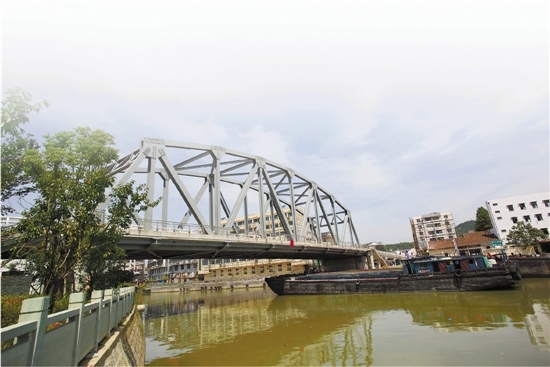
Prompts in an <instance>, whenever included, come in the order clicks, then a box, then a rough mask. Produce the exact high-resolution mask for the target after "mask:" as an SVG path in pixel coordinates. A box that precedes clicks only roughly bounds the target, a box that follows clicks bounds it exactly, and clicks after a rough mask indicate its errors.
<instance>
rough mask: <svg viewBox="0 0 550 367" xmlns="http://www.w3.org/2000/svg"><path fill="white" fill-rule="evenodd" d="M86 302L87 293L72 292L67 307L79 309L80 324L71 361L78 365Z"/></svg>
mask: <svg viewBox="0 0 550 367" xmlns="http://www.w3.org/2000/svg"><path fill="white" fill-rule="evenodd" d="M85 304H86V293H84V292H80V293H72V294H71V295H70V296H69V307H68V308H67V309H69V310H74V309H78V310H79V313H78V320H77V322H78V324H77V328H76V338H75V341H74V345H73V355H72V357H71V363H72V365H73V366H76V365H77V364H78V362H80V361H77V359H78V355H79V354H80V352H79V349H80V340H81V338H82V335H81V333H82V318H83V317H84V310H83V309H84V305H85Z"/></svg>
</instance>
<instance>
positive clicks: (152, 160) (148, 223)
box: [144, 147, 157, 229]
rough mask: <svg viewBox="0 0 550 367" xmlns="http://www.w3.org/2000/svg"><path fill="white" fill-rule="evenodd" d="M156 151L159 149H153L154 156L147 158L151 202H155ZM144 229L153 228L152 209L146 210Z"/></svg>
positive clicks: (148, 194)
mask: <svg viewBox="0 0 550 367" xmlns="http://www.w3.org/2000/svg"><path fill="white" fill-rule="evenodd" d="M156 151H157V148H156V147H153V154H151V155H150V156H148V157H147V190H148V191H147V199H148V200H149V201H151V202H152V201H154V200H155V198H154V195H155V172H156V162H157V157H156ZM144 228H145V229H151V228H153V208H151V207H148V208H147V209H146V210H145V223H144Z"/></svg>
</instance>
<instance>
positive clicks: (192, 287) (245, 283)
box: [145, 278, 267, 293]
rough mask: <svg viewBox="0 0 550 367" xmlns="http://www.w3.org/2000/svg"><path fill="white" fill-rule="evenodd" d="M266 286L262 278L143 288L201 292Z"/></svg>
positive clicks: (158, 285) (148, 290)
mask: <svg viewBox="0 0 550 367" xmlns="http://www.w3.org/2000/svg"><path fill="white" fill-rule="evenodd" d="M262 287H267V285H266V284H265V281H264V278H261V279H251V280H240V281H233V282H195V281H194V282H192V283H191V282H188V283H168V284H149V285H147V287H146V288H145V291H146V292H151V293H162V292H195V291H196V292H201V291H203V292H204V291H211V290H212V291H213V290H224V289H246V288H262Z"/></svg>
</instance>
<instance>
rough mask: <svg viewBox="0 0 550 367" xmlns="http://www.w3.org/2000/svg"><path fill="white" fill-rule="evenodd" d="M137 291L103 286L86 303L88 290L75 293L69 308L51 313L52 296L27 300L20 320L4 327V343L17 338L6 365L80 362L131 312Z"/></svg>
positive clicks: (4, 361) (7, 352)
mask: <svg viewBox="0 0 550 367" xmlns="http://www.w3.org/2000/svg"><path fill="white" fill-rule="evenodd" d="M134 295H135V288H134V287H126V288H120V289H108V290H100V291H94V292H92V298H91V300H90V303H86V294H85V293H83V292H82V293H73V294H71V295H70V298H69V307H68V309H67V310H65V311H61V312H57V313H55V314H51V315H48V306H49V303H50V297H39V298H29V299H26V300H24V301H23V305H22V307H21V314H20V316H19V322H18V323H17V324H15V325H11V326H8V327H5V328H2V329H1V334H2V343H4V342H6V341H10V340H14V343H13V345H11V346H10V347H8V348H6V349H4V350H2V365H3V366H77V365H78V363H79V362H80V361H81V360H82V359H84V358H85V357H86V356H87V355H88V354H89V353H90V352H97V350H98V345H99V343H100V342H101V341H102V340H103V338H108V337H110V335H111V331H112V330H113V329H114V328H115V327H116V326H117V325H118V324H119V322H121V321H123V320H124V318H125V317H126V316H127V315H128V314H129V313H130V311H131V310H132V307H133V305H134ZM52 324H53V325H54V328H53V329H51V330H49V331H46V329H47V328H48V326H49V325H52ZM56 326H57V327H56Z"/></svg>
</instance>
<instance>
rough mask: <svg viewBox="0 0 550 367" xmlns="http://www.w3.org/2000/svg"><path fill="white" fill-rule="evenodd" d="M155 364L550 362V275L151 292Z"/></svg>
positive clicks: (150, 342)
mask: <svg viewBox="0 0 550 367" xmlns="http://www.w3.org/2000/svg"><path fill="white" fill-rule="evenodd" d="M143 303H145V304H146V307H147V309H146V311H145V312H144V313H143V319H144V327H145V335H146V343H147V352H146V353H147V354H146V365H147V366H275V365H279V366H315V365H323V366H403V365H414V366H435V365H439V366H444V365H445V366H457V365H462V366H473V365H475V366H479V365H493V366H497V365H498V366H526V365H528V366H549V365H550V347H549V344H550V279H524V280H522V281H520V282H517V283H516V286H515V288H514V289H513V290H502V291H487V292H470V293H466V292H465V293H406V294H376V295H370V294H352V295H319V296H316V295H307V296H276V295H275V294H274V293H272V292H271V291H270V290H269V289H268V288H266V289H261V288H259V289H248V290H244V289H243V290H234V291H229V290H227V291H208V292H206V293H200V292H192V293H162V294H158V293H156V294H152V295H150V296H145V297H144V299H143Z"/></svg>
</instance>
